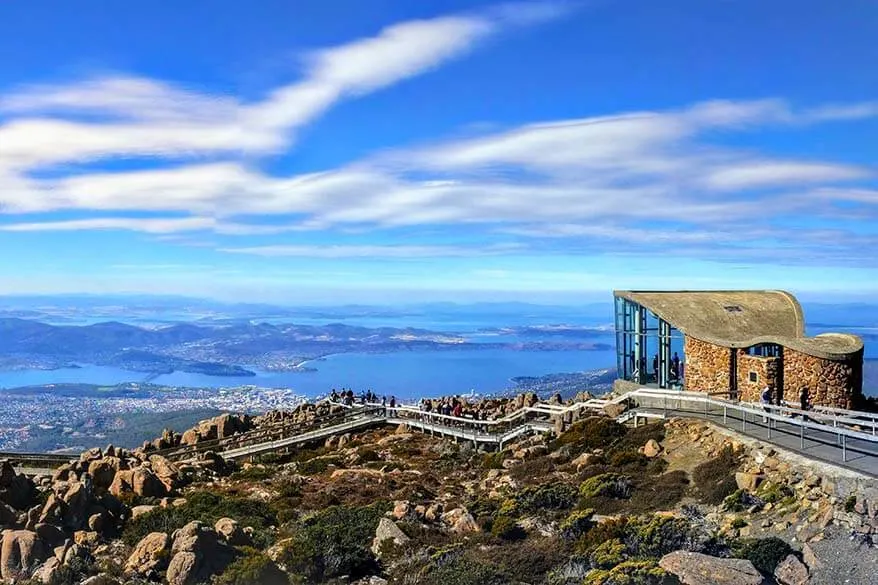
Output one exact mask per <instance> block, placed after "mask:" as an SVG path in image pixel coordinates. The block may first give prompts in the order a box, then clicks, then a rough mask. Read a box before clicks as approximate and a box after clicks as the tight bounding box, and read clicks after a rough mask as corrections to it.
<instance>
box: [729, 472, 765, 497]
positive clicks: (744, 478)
mask: <svg viewBox="0 0 878 585" xmlns="http://www.w3.org/2000/svg"><path fill="white" fill-rule="evenodd" d="M764 480H765V476H764V475H763V474H761V473H746V472H743V471H738V472H736V473H735V483H736V484H738V489H739V490H747V491H748V492H755V491H756V489H757V488H758V487H759V485H760V484H761V483H762V482H763V481H764Z"/></svg>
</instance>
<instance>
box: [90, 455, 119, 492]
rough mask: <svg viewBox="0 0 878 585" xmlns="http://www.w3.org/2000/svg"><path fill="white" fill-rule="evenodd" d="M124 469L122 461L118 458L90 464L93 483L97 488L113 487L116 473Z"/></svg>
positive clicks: (104, 459)
mask: <svg viewBox="0 0 878 585" xmlns="http://www.w3.org/2000/svg"><path fill="white" fill-rule="evenodd" d="M120 469H122V461H121V460H120V459H119V458H118V457H104V458H103V459H96V460H94V461H92V462H91V463H89V464H88V472H89V473H90V474H91V478H92V483H93V484H94V486H95V487H96V488H100V489H107V488H109V487H110V486H111V485H113V480H114V479H116V472H117V471H119V470H120Z"/></svg>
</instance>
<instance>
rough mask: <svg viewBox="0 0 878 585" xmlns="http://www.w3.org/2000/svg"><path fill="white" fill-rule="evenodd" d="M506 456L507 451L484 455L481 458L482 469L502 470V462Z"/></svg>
mask: <svg viewBox="0 0 878 585" xmlns="http://www.w3.org/2000/svg"><path fill="white" fill-rule="evenodd" d="M507 454H508V452H507V451H497V452H496V453H485V454H484V456H482V467H483V468H484V469H503V460H504V459H506V457H507Z"/></svg>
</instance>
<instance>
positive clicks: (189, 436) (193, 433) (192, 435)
mask: <svg viewBox="0 0 878 585" xmlns="http://www.w3.org/2000/svg"><path fill="white" fill-rule="evenodd" d="M200 440H201V436H200V435H199V434H198V431H197V430H196V429H189V430H188V431H186V432H185V433H183V437H182V438H181V439H180V444H182V445H195V444H197V443H198V441H200Z"/></svg>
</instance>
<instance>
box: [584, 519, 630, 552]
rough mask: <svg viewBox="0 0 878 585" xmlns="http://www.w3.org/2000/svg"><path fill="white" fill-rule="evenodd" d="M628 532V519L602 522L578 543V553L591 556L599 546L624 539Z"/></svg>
mask: <svg viewBox="0 0 878 585" xmlns="http://www.w3.org/2000/svg"><path fill="white" fill-rule="evenodd" d="M627 530H628V518H626V517H624V516H623V517H621V518H612V519H610V520H607V521H606V522H602V523H600V524H598V525H597V526H595V527H594V528H592V529H591V530H589V531H588V532H586V533H585V534H584V535H583V536H582V538H580V539H579V540H578V541H577V542H576V549H575V550H576V552H578V553H579V554H581V555H590V554H591V553H592V551H593V550H594V549H595V547H597V546H598V545H599V544H601V543H603V542H606V541H608V540H612V539H614V538H619V539H621V538H623V537H624V536H625V533H626V531H627Z"/></svg>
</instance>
